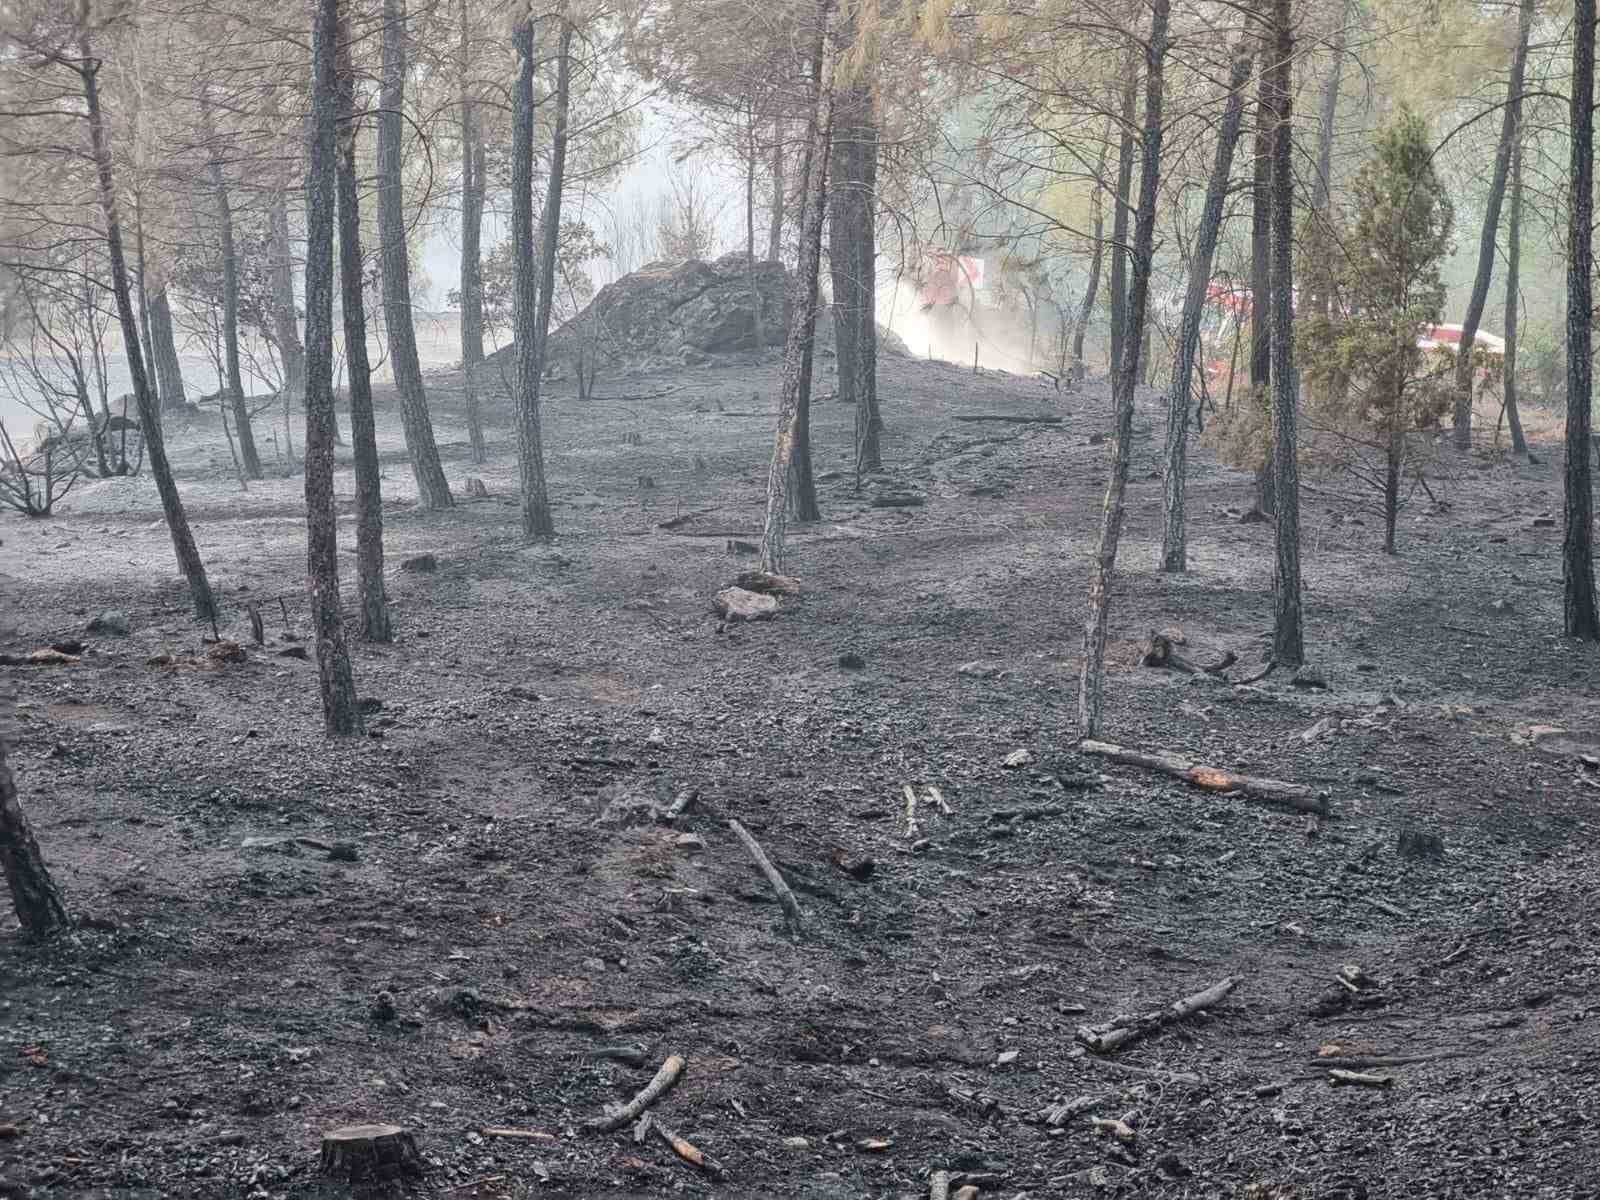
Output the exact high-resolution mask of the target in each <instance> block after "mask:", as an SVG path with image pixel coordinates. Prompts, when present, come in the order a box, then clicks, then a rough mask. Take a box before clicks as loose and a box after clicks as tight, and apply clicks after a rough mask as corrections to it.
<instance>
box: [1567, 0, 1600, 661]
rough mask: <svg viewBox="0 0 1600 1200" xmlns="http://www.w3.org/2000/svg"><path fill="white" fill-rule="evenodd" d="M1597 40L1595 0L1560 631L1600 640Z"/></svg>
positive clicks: (1586, 29)
mask: <svg viewBox="0 0 1600 1200" xmlns="http://www.w3.org/2000/svg"><path fill="white" fill-rule="evenodd" d="M1594 43H1595V0H1577V3H1576V5H1575V8H1574V12H1573V47H1572V91H1571V95H1570V98H1569V101H1568V104H1569V113H1568V120H1569V124H1570V129H1571V137H1572V158H1571V165H1570V172H1569V184H1568V192H1567V206H1568V207H1567V445H1566V450H1567V464H1566V470H1565V471H1564V472H1563V483H1564V485H1565V499H1566V506H1565V509H1566V511H1565V516H1566V524H1565V533H1564V535H1563V537H1562V542H1561V578H1562V614H1563V615H1562V630H1563V631H1564V632H1565V633H1566V635H1567V636H1568V637H1572V638H1578V639H1580V640H1582V641H1586V642H1596V641H1600V613H1597V611H1596V607H1595V590H1594V488H1593V484H1592V483H1591V481H1590V470H1589V455H1590V453H1591V450H1590V436H1589V430H1590V409H1591V406H1592V405H1593V403H1594V360H1593V357H1592V355H1593V352H1594Z"/></svg>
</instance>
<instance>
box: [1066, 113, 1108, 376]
mask: <svg viewBox="0 0 1600 1200" xmlns="http://www.w3.org/2000/svg"><path fill="white" fill-rule="evenodd" d="M1110 150H1111V123H1110V122H1109V121H1108V122H1107V123H1106V134H1105V137H1103V138H1101V139H1100V157H1099V159H1098V160H1097V161H1096V162H1095V165H1094V199H1093V201H1092V202H1093V204H1094V250H1093V252H1092V254H1091V257H1090V259H1089V282H1088V284H1087V285H1086V286H1085V287H1084V289H1083V304H1082V306H1081V307H1080V308H1079V309H1078V319H1077V321H1076V322H1075V323H1074V325H1073V329H1072V362H1071V363H1070V364H1069V366H1068V368H1067V369H1068V370H1069V371H1071V372H1072V378H1073V379H1074V380H1077V381H1078V382H1082V380H1083V377H1084V374H1085V368H1084V364H1083V339H1084V337H1085V335H1086V334H1087V333H1088V332H1089V318H1090V317H1091V316H1093V315H1094V302H1095V299H1096V298H1097V297H1098V296H1099V294H1100V265H1101V263H1102V262H1104V261H1105V256H1106V237H1105V234H1106V156H1107V155H1108V154H1109V153H1110Z"/></svg>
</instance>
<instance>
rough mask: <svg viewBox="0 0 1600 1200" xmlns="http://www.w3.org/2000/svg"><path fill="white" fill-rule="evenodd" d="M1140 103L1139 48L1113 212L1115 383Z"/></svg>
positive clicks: (1125, 94)
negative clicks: (1129, 200)
mask: <svg viewBox="0 0 1600 1200" xmlns="http://www.w3.org/2000/svg"><path fill="white" fill-rule="evenodd" d="M1138 104H1139V69H1138V57H1137V54H1136V52H1135V51H1129V54H1128V80H1127V83H1126V85H1125V86H1124V87H1123V90H1122V121H1121V130H1122V135H1121V137H1120V139H1119V140H1118V142H1117V191H1116V195H1115V197H1114V198H1113V201H1112V203H1113V204H1115V206H1116V207H1115V208H1114V210H1113V211H1112V214H1111V280H1110V286H1111V364H1110V375H1111V378H1112V381H1113V383H1112V386H1113V387H1114V386H1115V381H1116V378H1117V375H1118V373H1119V372H1120V371H1121V370H1122V360H1123V354H1124V350H1123V340H1124V339H1125V337H1126V336H1127V332H1128V324H1129V322H1128V211H1129V204H1128V198H1129V194H1130V192H1131V191H1132V189H1133V142H1134V136H1133V120H1134V116H1135V115H1136V113H1137V111H1138Z"/></svg>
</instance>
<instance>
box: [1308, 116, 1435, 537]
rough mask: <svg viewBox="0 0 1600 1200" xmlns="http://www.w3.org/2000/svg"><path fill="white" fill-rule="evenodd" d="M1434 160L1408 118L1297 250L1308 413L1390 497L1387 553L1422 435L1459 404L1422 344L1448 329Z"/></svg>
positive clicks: (1345, 460)
mask: <svg viewBox="0 0 1600 1200" xmlns="http://www.w3.org/2000/svg"><path fill="white" fill-rule="evenodd" d="M1431 155H1432V146H1431V144H1430V142H1429V138H1428V130H1427V126H1426V124H1425V123H1424V122H1423V120H1422V119H1421V118H1420V117H1418V116H1416V115H1415V114H1414V113H1412V112H1409V111H1402V112H1401V113H1400V115H1399V117H1398V118H1396V120H1395V121H1394V122H1393V124H1391V125H1390V126H1389V127H1388V128H1387V129H1385V130H1383V132H1382V133H1380V134H1379V135H1378V139H1377V145H1376V146H1375V148H1374V153H1373V156H1372V158H1371V159H1370V160H1369V161H1368V162H1367V164H1366V165H1365V166H1363V167H1362V169H1361V171H1360V172H1359V173H1358V174H1357V175H1356V178H1355V180H1354V182H1353V183H1352V185H1351V188H1350V199H1349V203H1348V207H1347V208H1346V209H1345V211H1344V213H1343V215H1342V217H1334V216H1332V215H1331V214H1330V215H1324V214H1321V213H1312V214H1311V216H1310V222H1311V225H1312V226H1315V227H1314V228H1312V227H1308V228H1307V230H1306V235H1305V236H1304V237H1303V238H1302V240H1301V241H1302V252H1301V263H1300V285H1301V293H1302V296H1304V297H1310V298H1313V299H1314V301H1315V302H1314V303H1311V304H1302V306H1301V313H1302V315H1301V316H1300V318H1299V319H1298V321H1297V322H1296V329H1295V347H1296V350H1297V352H1298V356H1299V366H1300V371H1301V381H1302V385H1303V387H1304V389H1305V399H1306V408H1307V413H1308V416H1310V417H1311V419H1312V422H1313V423H1314V424H1315V425H1316V426H1317V427H1318V428H1319V429H1320V430H1321V432H1322V433H1323V434H1324V435H1325V437H1324V438H1323V441H1324V443H1325V444H1327V445H1332V446H1334V447H1335V448H1336V449H1335V453H1334V459H1335V465H1337V466H1341V467H1343V468H1345V469H1346V470H1348V471H1349V472H1350V473H1351V475H1352V476H1354V477H1355V478H1357V479H1360V480H1363V481H1365V482H1367V483H1368V484H1370V485H1371V486H1372V487H1373V488H1375V489H1376V490H1378V491H1379V492H1380V493H1381V494H1382V497H1383V517H1384V541H1383V548H1384V552H1385V553H1388V554H1393V553H1394V531H1395V520H1396V517H1397V516H1398V514H1399V510H1400V505H1401V502H1402V497H1401V484H1402V482H1403V481H1404V480H1405V479H1406V478H1407V476H1408V475H1410V474H1413V473H1414V469H1415V467H1416V462H1415V449H1416V447H1415V446H1414V442H1415V440H1416V439H1415V437H1414V435H1415V434H1417V433H1420V432H1422V431H1424V430H1428V429H1433V428H1435V427H1437V426H1438V424H1439V421H1440V419H1441V418H1442V417H1443V416H1444V415H1445V414H1446V413H1447V412H1448V411H1449V407H1450V399H1451V393H1450V384H1449V374H1450V370H1451V366H1452V360H1451V358H1450V357H1449V355H1448V354H1447V353H1438V352H1429V351H1426V350H1424V349H1422V348H1421V347H1420V346H1419V345H1418V344H1417V343H1418V340H1419V339H1420V338H1422V337H1423V336H1424V335H1425V334H1427V332H1428V331H1429V330H1430V329H1431V328H1432V327H1433V326H1434V325H1436V324H1438V323H1439V321H1440V320H1441V319H1442V315H1443V312H1444V299H1445V287H1444V281H1443V279H1442V278H1441V276H1440V271H1441V268H1442V266H1443V265H1444V261H1445V259H1446V258H1447V257H1448V255H1449V253H1450V231H1451V225H1452V222H1453V219H1454V212H1453V209H1452V206H1451V204H1450V198H1449V196H1448V195H1447V194H1446V193H1445V189H1444V186H1443V184H1442V183H1441V182H1440V180H1439V178H1438V176H1437V175H1435V174H1434V170H1433V165H1432V161H1431ZM1323 222H1326V223H1325V224H1319V223H1323Z"/></svg>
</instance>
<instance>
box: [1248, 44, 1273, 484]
mask: <svg viewBox="0 0 1600 1200" xmlns="http://www.w3.org/2000/svg"><path fill="white" fill-rule="evenodd" d="M1271 49H1272V48H1271V46H1270V45H1269V46H1267V47H1266V50H1267V54H1265V55H1263V57H1268V56H1269V55H1270V53H1271ZM1271 123H1272V118H1271V115H1270V114H1269V112H1268V105H1267V80H1266V73H1265V72H1263V74H1262V77H1261V80H1260V81H1259V82H1258V83H1257V85H1256V127H1255V158H1254V163H1253V167H1254V170H1253V172H1252V177H1251V187H1250V392H1251V402H1252V403H1256V404H1261V403H1264V402H1266V401H1265V397H1266V396H1267V392H1268V390H1269V388H1270V387H1271V385H1272V319H1271V310H1272V302H1271V293H1272V195H1271V192H1272V128H1271ZM1256 507H1257V508H1259V509H1260V510H1261V511H1262V512H1264V513H1268V514H1271V513H1274V512H1276V511H1277V509H1278V501H1277V476H1276V474H1275V472H1274V470H1273V466H1272V451H1271V450H1270V449H1269V450H1268V451H1267V457H1266V462H1264V463H1263V464H1262V465H1261V467H1260V468H1259V469H1258V470H1257V471H1256Z"/></svg>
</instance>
